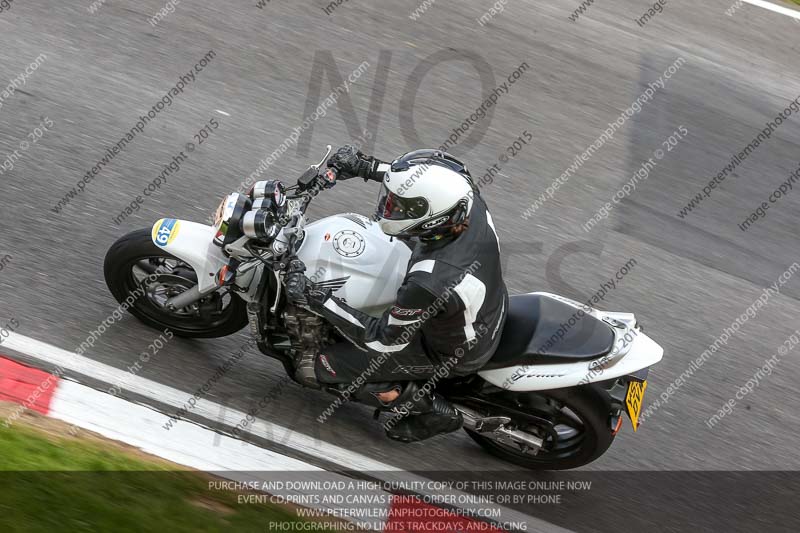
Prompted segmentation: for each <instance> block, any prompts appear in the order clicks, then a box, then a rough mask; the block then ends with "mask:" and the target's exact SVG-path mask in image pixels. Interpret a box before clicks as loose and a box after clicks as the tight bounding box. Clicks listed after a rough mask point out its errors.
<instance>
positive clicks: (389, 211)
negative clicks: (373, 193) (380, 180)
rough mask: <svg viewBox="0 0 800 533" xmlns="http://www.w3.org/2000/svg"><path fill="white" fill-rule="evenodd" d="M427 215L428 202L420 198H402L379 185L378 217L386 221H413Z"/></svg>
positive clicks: (384, 186)
mask: <svg viewBox="0 0 800 533" xmlns="http://www.w3.org/2000/svg"><path fill="white" fill-rule="evenodd" d="M427 214H428V201H427V200H426V199H425V198H422V197H416V198H403V197H402V196H398V195H396V194H394V193H393V192H392V191H390V190H389V189H388V188H387V187H386V185H385V184H383V185H381V195H380V197H379V198H378V216H379V217H380V218H384V219H386V220H413V219H417V218H422V217H424V216H425V215H427Z"/></svg>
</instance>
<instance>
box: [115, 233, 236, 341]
mask: <svg viewBox="0 0 800 533" xmlns="http://www.w3.org/2000/svg"><path fill="white" fill-rule="evenodd" d="M103 271H104V274H105V278H106V284H107V285H108V288H109V289H110V290H111V294H113V295H114V298H116V300H117V301H118V302H119V303H120V304H123V305H125V306H127V310H128V311H129V312H130V313H131V314H132V315H133V316H135V317H136V318H138V319H139V320H140V321H142V322H143V323H144V324H146V325H148V326H150V327H152V328H156V329H158V330H164V329H166V328H169V329H170V330H172V332H173V333H175V335H177V336H179V337H189V338H215V337H225V336H227V335H231V334H232V333H235V332H237V331H239V330H240V329H242V328H243V327H245V326H246V325H247V309H246V304H245V302H244V301H242V299H241V298H239V297H238V296H237V295H236V294H233V293H226V294H224V293H221V292H219V291H218V292H214V293H212V294H210V295H208V296H206V297H204V298H203V299H202V300H200V301H199V302H195V303H194V304H192V305H190V306H188V307H185V308H183V309H176V310H175V311H170V310H169V309H167V308H166V306H165V305H164V304H165V303H166V301H167V300H168V299H169V298H171V297H173V296H176V295H178V294H180V293H181V292H183V291H185V290H187V289H190V288H192V287H193V286H195V285H197V274H196V273H195V271H194V269H192V267H191V266H189V265H188V264H186V263H184V262H183V261H181V260H179V259H178V258H176V257H175V256H173V255H171V254H169V253H167V252H166V251H165V250H163V249H162V248H159V247H158V246H156V245H155V244H153V241H152V240H151V238H150V230H147V229H142V230H137V231H134V232H131V233H129V234H127V235H125V236H124V237H121V238H120V239H119V240H118V241H117V242H115V243H114V244H113V245H112V246H111V248H109V250H108V253H106V259H105V264H104V266H103Z"/></svg>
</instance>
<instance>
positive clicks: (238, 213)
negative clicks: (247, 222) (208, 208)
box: [214, 192, 252, 247]
mask: <svg viewBox="0 0 800 533" xmlns="http://www.w3.org/2000/svg"><path fill="white" fill-rule="evenodd" d="M251 206H252V202H251V201H250V198H248V197H247V196H245V195H243V194H239V193H236V192H235V193H232V194H229V195H228V196H227V197H225V199H224V200H223V201H222V203H221V204H220V206H219V207H218V208H217V212H216V213H215V216H214V226H215V228H216V230H217V233H216V235H215V236H214V244H216V245H218V246H222V247H224V246H226V245H228V244H231V243H232V242H234V241H236V240H237V239H239V238H240V237H242V235H243V233H242V217H244V214H245V212H247V211H249V210H250V207H251ZM220 212H221V213H220ZM217 219H219V220H217Z"/></svg>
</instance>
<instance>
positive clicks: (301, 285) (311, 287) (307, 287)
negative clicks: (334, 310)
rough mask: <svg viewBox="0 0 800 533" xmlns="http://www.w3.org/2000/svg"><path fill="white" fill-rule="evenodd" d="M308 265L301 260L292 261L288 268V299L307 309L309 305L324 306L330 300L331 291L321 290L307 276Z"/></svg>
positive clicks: (286, 281)
mask: <svg viewBox="0 0 800 533" xmlns="http://www.w3.org/2000/svg"><path fill="white" fill-rule="evenodd" d="M305 271H306V265H305V264H304V263H303V262H302V261H301V260H300V259H292V260H291V261H289V266H288V267H286V279H285V283H286V299H287V300H288V301H289V302H290V303H292V304H294V305H299V306H302V307H307V306H308V304H309V303H312V304H316V305H322V304H324V303H325V301H326V300H327V299H328V298H330V295H331V290H330V289H319V288H317V287H316V285H315V284H314V282H313V281H311V280H310V279H308V278H307V277H306V276H305Z"/></svg>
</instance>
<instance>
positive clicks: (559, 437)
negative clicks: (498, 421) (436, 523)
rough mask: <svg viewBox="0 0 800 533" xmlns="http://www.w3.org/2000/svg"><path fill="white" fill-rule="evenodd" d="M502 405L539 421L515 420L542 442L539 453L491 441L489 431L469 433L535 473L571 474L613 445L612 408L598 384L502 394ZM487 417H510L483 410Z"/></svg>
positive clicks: (477, 440) (504, 456)
mask: <svg viewBox="0 0 800 533" xmlns="http://www.w3.org/2000/svg"><path fill="white" fill-rule="evenodd" d="M503 403H507V404H508V406H509V408H511V409H514V410H515V411H517V412H520V411H524V412H526V413H530V414H531V415H534V416H535V417H536V420H535V421H534V420H526V421H523V420H520V419H514V418H515V417H513V415H512V419H513V423H514V424H515V426H516V429H519V430H522V431H526V432H529V433H531V434H534V435H537V436H538V437H540V438H542V439H543V440H544V444H543V446H542V448H541V449H540V450H538V452H535V453H534V451H533V450H529V449H526V447H525V446H518V445H515V444H510V443H508V444H507V443H502V442H499V441H497V440H495V439H493V438H492V434H491V433H477V432H475V431H471V430H466V431H467V433H468V434H469V436H470V437H472V438H473V439H474V440H475V441H476V442H477V443H478V444H480V445H481V446H482V447H483V448H484V449H485V450H486V451H488V452H489V453H491V454H492V455H494V456H496V457H499V458H500V459H503V460H505V461H508V462H511V463H514V464H516V465H519V466H522V467H525V468H530V469H533V470H567V469H571V468H577V467H579V466H583V465H585V464H588V463H590V462H592V461H594V460H595V459H597V458H598V457H600V456H601V455H603V454H604V453H605V452H606V450H608V447H609V446H611V443H612V442H613V441H614V433H613V432H612V430H611V427H610V424H609V421H610V406H609V402H608V397H607V395H606V394H605V392H604V391H603V390H601V389H598V388H597V387H594V386H591V385H589V386H582V387H574V388H571V389H558V390H550V391H542V392H535V393H534V392H530V393H510V392H505V393H503ZM483 411H484V413H483V414H485V415H487V416H500V415H506V414H507V412H504V411H503V410H502V408H500V409H496V408H495V409H494V410H493V412H492V411H486V410H485V409H484V410H483Z"/></svg>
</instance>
